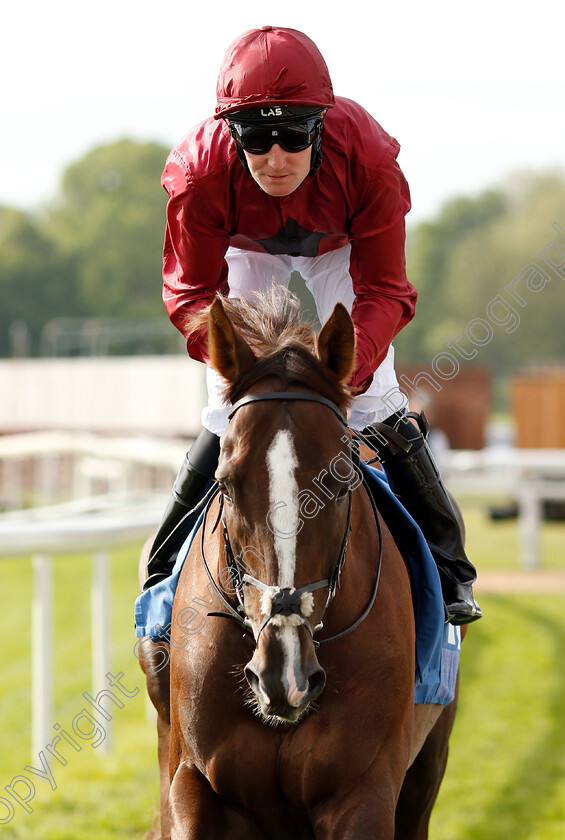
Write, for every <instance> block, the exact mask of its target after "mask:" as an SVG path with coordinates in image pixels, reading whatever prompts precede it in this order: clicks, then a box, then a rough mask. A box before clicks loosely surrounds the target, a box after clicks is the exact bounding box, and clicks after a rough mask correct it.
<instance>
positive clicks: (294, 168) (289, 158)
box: [244, 143, 312, 197]
mask: <svg viewBox="0 0 565 840" xmlns="http://www.w3.org/2000/svg"><path fill="white" fill-rule="evenodd" d="M244 154H245V159H246V160H247V165H248V167H249V172H250V173H251V177H252V178H253V180H254V181H256V182H257V183H258V184H259V186H260V187H261V189H262V190H263V192H266V193H267V194H268V195H272V196H279V197H283V196H285V195H290V194H291V193H293V192H294V191H295V190H296V189H298V187H299V186H300V184H301V183H302V181H303V180H304V179H305V178H306V176H307V175H308V173H309V172H310V167H311V159H312V146H308V148H307V149H303V150H302V151H301V152H286V151H285V150H284V149H283V148H281V146H279V145H277V144H276V143H275V145H274V146H271V148H270V149H269V151H268V152H265V154H264V155H254V154H252V153H251V152H244Z"/></svg>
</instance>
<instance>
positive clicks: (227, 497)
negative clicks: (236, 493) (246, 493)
mask: <svg viewBox="0 0 565 840" xmlns="http://www.w3.org/2000/svg"><path fill="white" fill-rule="evenodd" d="M218 486H219V488H220V493H221V494H222V496H223V498H224V499H225V501H226V502H231V501H232V497H231V496H230V493H229V490H228V488H227V487H226V484H225V483H224V482H223V481H221V480H218Z"/></svg>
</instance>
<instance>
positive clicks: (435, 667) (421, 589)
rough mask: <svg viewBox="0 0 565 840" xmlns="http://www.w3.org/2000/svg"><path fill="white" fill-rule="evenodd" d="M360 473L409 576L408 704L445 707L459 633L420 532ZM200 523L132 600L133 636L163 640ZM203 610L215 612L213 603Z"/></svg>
mask: <svg viewBox="0 0 565 840" xmlns="http://www.w3.org/2000/svg"><path fill="white" fill-rule="evenodd" d="M361 468H362V470H363V473H364V474H365V478H366V480H367V482H368V484H369V485H370V488H371V491H372V493H373V496H374V498H375V502H376V505H377V508H378V510H379V512H380V514H381V516H382V517H383V519H384V520H385V522H386V524H387V526H388V528H389V530H390V532H391V534H392V536H393V537H394V540H395V542H396V544H397V545H398V547H399V549H400V550H401V552H402V553H403V555H404V556H405V557H406V559H407V561H408V564H409V568H410V573H411V576H412V581H413V592H414V612H415V620H416V674H415V685H414V700H415V702H416V703H441V704H443V705H447V704H448V703H450V702H451V701H452V700H453V698H454V695H455V684H456V679H457V671H458V668H459V653H460V649H461V631H460V629H459V627H454V626H453V625H452V624H446V623H445V613H444V606H443V598H442V594H441V585H440V580H439V574H438V571H437V567H436V564H435V561H434V559H433V557H432V555H431V552H430V549H429V548H428V544H427V542H426V540H425V539H424V536H423V534H422V532H421V530H420V528H419V527H418V526H417V525H416V523H415V522H414V520H413V519H412V517H411V516H410V515H409V514H408V513H407V512H406V510H405V508H404V507H403V506H402V505H401V504H400V502H399V501H398V499H397V498H396V496H395V495H394V494H393V493H392V491H391V489H390V487H389V485H388V482H387V480H386V476H385V475H384V473H382V472H381V471H380V470H377V469H374V468H373V467H368V466H367V465H365V464H363V463H362V464H361ZM202 518H203V514H202V515H201V516H200V517H199V519H198V521H197V522H196V524H195V526H194V528H193V530H192V532H191V533H190V535H189V536H188V538H187V539H186V541H185V543H184V545H183V546H182V548H181V550H180V551H179V553H178V557H177V561H176V563H175V566H174V569H173V573H172V575H171V576H170V577H168V578H166V579H165V580H163V581H161V582H160V583H158V584H156V585H155V586H152V587H151V588H150V589H148V590H147V591H145V592H142V593H141V595H139V596H138V597H137V599H136V602H135V623H136V636H139V637H144V636H150V637H151V638H152V639H153V640H154V641H158V640H159V639H163V638H168V636H169V630H170V624H171V617H172V611H173V600H174V597H175V592H176V588H177V584H178V579H179V575H180V572H181V569H182V566H183V563H184V561H185V559H186V556H187V554H188V550H189V548H190V545H191V543H192V540H193V538H194V535H195V534H196V532H197V531H198V529H199V527H200V523H201V522H202ZM194 600H195V602H197V603H199V604H200V610H201V612H200V615H198V613H197V612H196V611H195V614H194V616H193V617H194V618H195V619H196V618H198V621H196V622H194V623H193V625H192V629H191V632H192V633H194V632H198V631H199V629H202V627H203V626H204V624H205V622H206V620H207V619H206V617H205V616H206V606H207V605H206V602H205V601H203V600H201V599H198V598H195V599H194ZM208 607H209V609H217V605H215V604H213V605H212V604H210V605H208ZM203 608H204V609H203ZM173 643H174V640H173V638H172V637H171V644H173ZM184 643H186V640H185V641H184Z"/></svg>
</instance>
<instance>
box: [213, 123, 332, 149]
mask: <svg viewBox="0 0 565 840" xmlns="http://www.w3.org/2000/svg"><path fill="white" fill-rule="evenodd" d="M321 126H322V119H321V118H320V117H319V116H316V117H311V118H310V119H306V120H303V121H302V122H295V123H291V124H288V123H286V124H283V125H276V124H273V123H271V125H268V126H266V125H243V124H242V123H238V122H232V120H229V129H230V134H231V136H232V137H233V139H234V140H235V142H236V143H238V144H239V145H240V146H241V148H242V149H244V151H246V152H250V153H251V154H252V155H264V154H266V153H267V152H268V151H269V149H270V148H271V147H272V146H274V145H275V143H276V144H278V145H279V146H280V147H281V148H283V149H284V150H285V152H303V151H304V149H307V148H308V147H309V146H311V145H312V143H313V142H314V140H315V139H316V137H317V136H318V135H319V133H320V129H321Z"/></svg>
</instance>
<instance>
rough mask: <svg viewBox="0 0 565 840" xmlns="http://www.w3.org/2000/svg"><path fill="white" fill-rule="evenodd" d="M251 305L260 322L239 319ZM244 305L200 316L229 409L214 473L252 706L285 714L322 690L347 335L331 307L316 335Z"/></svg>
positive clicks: (335, 556) (348, 468) (344, 495)
mask: <svg viewBox="0 0 565 840" xmlns="http://www.w3.org/2000/svg"><path fill="white" fill-rule="evenodd" d="M238 306H240V307H241V306H243V307H244V308H245V307H247V309H246V311H243V312H242V310H241V309H238ZM258 311H260V312H261V317H262V318H263V326H262V328H261V329H259V328H257V327H256V326H255V327H254V326H253V324H251V323H250V322H251V320H252V316H253V312H254V313H255V315H256V314H257V312H258ZM253 312H252V307H250V305H249V304H245V303H243V302H242V303H240V304H234V303H232V302H230V301H222V300H221V299H220V298H217V299H216V300H215V301H214V303H213V304H212V306H211V307H210V309H209V312H208V323H207V328H208V347H209V356H210V362H211V365H212V366H213V367H214V368H215V369H216V370H217V371H218V372H219V373H220V374H221V375H222V376H223V377H224V379H225V380H226V382H227V387H226V399H227V400H229V402H230V403H231V405H232V409H231V414H230V422H229V424H228V427H227V430H226V432H225V433H224V435H223V436H222V440H221V453H220V460H219V465H218V470H217V473H216V478H217V481H218V482H219V485H220V488H221V494H222V497H221V502H222V517H223V524H224V540H225V546H226V556H229V558H231V563H230V568H231V572H232V577H233V578H234V579H235V589H236V590H237V594H238V597H239V599H240V609H241V611H242V612H243V613H244V615H245V617H246V623H247V625H248V626H249V627H250V629H251V630H252V633H253V638H254V646H255V647H254V653H253V656H252V658H251V660H250V661H249V662H248V663H247V665H246V666H245V668H244V674H245V677H246V680H247V683H248V684H249V687H250V689H251V700H252V705H253V707H254V709H255V711H256V712H257V713H258V714H260V716H261V717H262V718H263V719H267V720H269V721H270V722H275V723H276V722H279V721H286V722H296V721H298V720H299V719H300V718H301V717H302V716H303V715H304V713H305V712H306V711H307V709H308V708H309V707H310V704H311V703H312V701H313V700H315V699H316V698H317V697H318V696H319V695H320V693H321V692H322V691H323V689H324V685H325V681H326V676H325V673H324V671H323V669H322V668H321V666H320V664H319V662H318V658H317V655H316V647H317V642H316V640H315V633H316V632H317V631H318V630H319V629H320V627H321V626H322V618H323V616H324V612H325V610H326V607H327V606H328V604H329V603H330V601H331V599H332V597H333V594H334V592H335V589H336V586H337V584H338V579H339V574H340V572H341V567H342V565H343V562H344V559H345V554H346V550H347V538H348V533H349V529H350V520H351V503H352V502H351V493H352V487H353V486H355V485H356V484H357V483H358V475H357V472H356V470H355V468H354V466H353V462H352V459H351V447H350V440H351V438H350V435H349V433H348V431H347V428H346V426H345V419H344V416H343V412H345V411H346V409H347V407H348V405H349V402H350V394H349V391H348V389H347V386H346V382H347V380H348V379H349V377H350V375H351V373H352V370H353V367H354V364H355V334H354V328H353V323H352V320H351V317H350V315H349V313H348V312H347V310H346V309H345V307H344V306H343V305H342V304H337V305H336V307H335V309H334V311H333V313H332V315H331V316H330V318H329V319H328V321H327V322H326V323H325V325H324V326H323V328H322V330H321V332H320V333H319V336H318V337H317V338H316V337H315V336H314V334H313V332H312V333H311V338H308V334H307V333H306V332H305V331H304V327H303V326H301V327H297V329H296V330H294V331H293V330H289V329H288V314H287V315H285V318H284V319H283V320H284V322H285V324H287V326H286V328H285V329H286V332H285V331H284V330H283V331H282V333H281V330H280V329H278V328H277V329H274V328H273V312H272V304H271V303H269V302H268V301H266V300H263V302H262V306H256V307H255V309H254V310H253ZM275 320H276V319H275ZM261 332H262V335H263V343H262V342H261V341H259V339H258V335H259V333H261ZM269 333H270V336H269ZM274 333H277V338H276V340H274V339H273V334H274ZM298 335H299V338H298V337H297V336H298ZM265 336H266V337H267V338H266V339H265ZM269 338H270V340H271V344H270V346H267V347H266V346H265V340H266V341H267V344H268V343H269Z"/></svg>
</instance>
